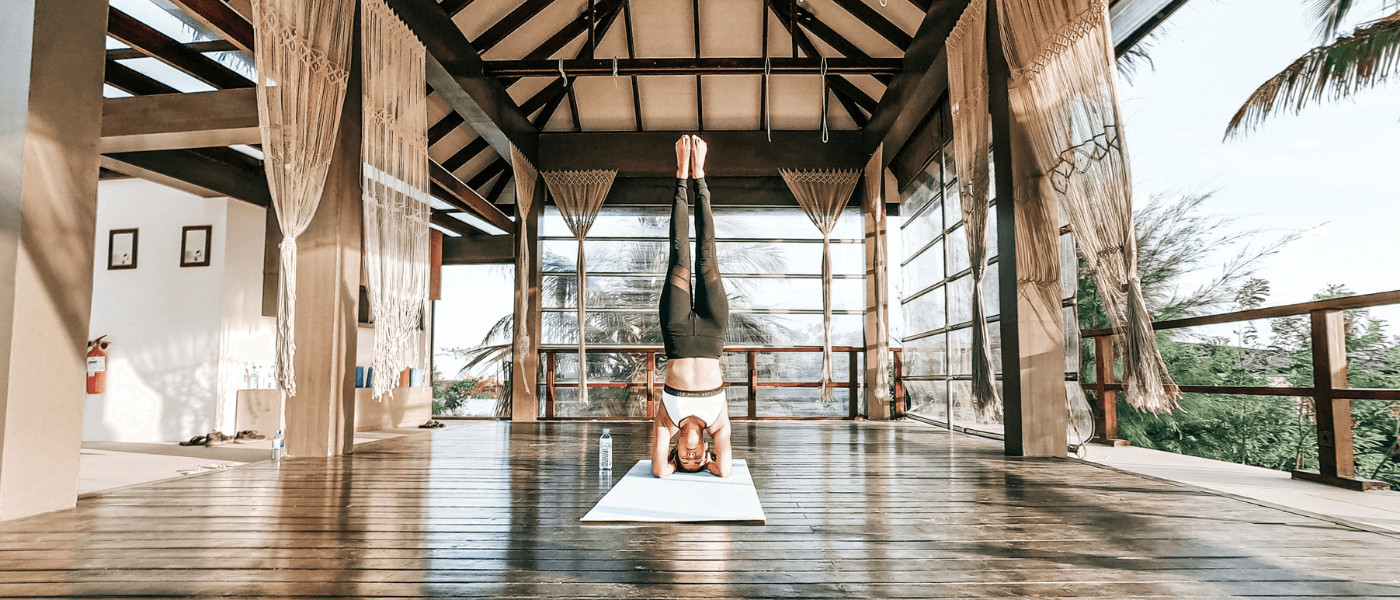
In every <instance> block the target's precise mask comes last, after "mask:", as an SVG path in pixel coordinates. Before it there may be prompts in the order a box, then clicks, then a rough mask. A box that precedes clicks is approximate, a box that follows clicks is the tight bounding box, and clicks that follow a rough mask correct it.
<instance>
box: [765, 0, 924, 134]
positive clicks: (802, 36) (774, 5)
mask: <svg viewBox="0 0 1400 600" xmlns="http://www.w3.org/2000/svg"><path fill="white" fill-rule="evenodd" d="M781 3H782V0H776V1H771V2H769V3H768V7H769V8H770V9H772V10H773V16H775V17H777V18H778V22H779V23H782V24H784V25H786V26H787V27H788V31H790V32H792V41H793V45H794V48H795V47H797V46H801V48H802V51H803V52H805V53H807V56H809V57H819V56H821V53H820V52H818V51H817V45H816V44H813V43H812V40H810V39H808V38H807V34H806V33H803V31H802V30H801V29H799V28H796V27H795V23H796V20H795V19H790V18H787V15H788V14H790V13H783V12H781V11H779V10H778V5H779V4H781ZM795 6H796V3H793V4H791V5H789V8H794V7H795ZM809 14H810V13H809ZM856 50H857V51H859V48H857V49H856ZM862 54H863V53H862ZM865 58H869V57H868V56H867V57H865ZM832 60H834V59H828V60H827V63H828V65H827V67H828V68H827V72H828V73H830V71H831V69H830V63H831V61H832ZM902 67H903V64H902V63H901V68H902ZM882 77H885V78H883V79H882ZM876 78H877V79H880V81H881V82H885V81H887V80H888V77H886V76H879V75H877V76H876ZM835 79H844V77H842V76H841V75H827V82H828V86H830V87H831V92H832V93H833V94H835V95H836V100H837V101H838V102H840V103H841V106H842V108H845V109H846V112H847V114H849V115H850V116H851V120H852V121H855V122H856V123H861V122H864V119H865V116H864V115H862V114H861V113H860V111H859V110H856V111H852V110H851V104H852V102H853V99H851V98H849V97H846V90H845V86H841V85H834V86H833V85H831V84H830V82H831V81H833V80H835ZM852 87H854V84H852ZM822 101H823V102H825V101H826V99H825V98H823V99H822ZM862 127H863V126H862Z"/></svg>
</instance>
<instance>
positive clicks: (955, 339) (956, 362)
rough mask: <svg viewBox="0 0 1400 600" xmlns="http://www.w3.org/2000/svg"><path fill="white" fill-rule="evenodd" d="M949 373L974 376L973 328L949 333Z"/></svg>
mask: <svg viewBox="0 0 1400 600" xmlns="http://www.w3.org/2000/svg"><path fill="white" fill-rule="evenodd" d="M948 371H949V374H951V375H954V376H957V375H962V376H967V375H971V374H972V328H971V327H963V328H961V329H954V330H952V331H949V332H948Z"/></svg>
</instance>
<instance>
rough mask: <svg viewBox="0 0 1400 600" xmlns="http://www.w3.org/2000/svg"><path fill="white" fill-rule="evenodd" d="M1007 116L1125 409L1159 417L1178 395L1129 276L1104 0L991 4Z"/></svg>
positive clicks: (1128, 217)
mask: <svg viewBox="0 0 1400 600" xmlns="http://www.w3.org/2000/svg"><path fill="white" fill-rule="evenodd" d="M997 7H998V11H999V13H998V14H999V15H1000V17H1001V18H1000V27H1001V36H1002V39H1003V40H1005V41H1006V44H1005V48H1006V54H1007V61H1008V64H1009V66H1010V67H1011V72H1012V79H1013V87H1012V94H1011V105H1012V109H1013V110H1014V111H1015V112H1016V114H1017V115H1018V116H1019V117H1020V120H1021V121H1022V122H1024V123H1025V124H1026V134H1027V136H1028V137H1029V139H1030V142H1031V146H1032V147H1033V148H1034V151H1035V156H1036V162H1037V166H1038V168H1039V170H1040V172H1041V173H1044V174H1045V177H1046V179H1047V180H1048V182H1049V184H1050V185H1051V187H1053V188H1054V190H1055V192H1056V193H1057V194H1059V196H1060V198H1061V199H1062V200H1063V202H1062V206H1063V207H1064V209H1065V212H1066V213H1067V214H1068V216H1069V220H1070V224H1071V225H1072V229H1073V232H1074V238H1075V242H1076V243H1078V244H1079V246H1080V248H1081V249H1082V251H1083V255H1084V257H1085V261H1086V262H1087V263H1088V266H1089V268H1090V269H1092V270H1093V272H1094V278H1095V281H1096V282H1097V283H1098V288H1099V291H1100V293H1101V294H1102V296H1103V299H1104V309H1105V312H1107V313H1108V317H1109V320H1110V321H1111V323H1112V325H1113V327H1114V329H1115V330H1117V332H1118V333H1117V335H1119V336H1121V341H1122V347H1123V371H1124V381H1125V390H1126V391H1127V400H1128V402H1129V404H1131V405H1132V406H1134V407H1135V408H1138V409H1139V410H1145V411H1150V412H1154V413H1162V412H1167V411H1170V410H1171V409H1172V408H1174V407H1175V406H1176V402H1177V399H1178V398H1179V397H1180V391H1179V390H1178V389H1177V387H1176V385H1175V384H1174V383H1173V382H1172V381H1171V376H1170V374H1168V373H1167V371H1166V368H1165V364H1164V363H1163V361H1162V357H1161V355H1160V354H1159V353H1158V351H1157V348H1156V346H1155V345H1154V344H1153V343H1152V342H1153V336H1152V323H1151V314H1150V313H1149V312H1148V310H1147V306H1146V303H1145V302H1144V300H1143V296H1142V283H1141V281H1140V280H1139V278H1138V273H1137V236H1136V227H1135V225H1134V223H1133V215H1132V179H1131V173H1130V171H1129V164H1128V156H1127V150H1126V145H1125V144H1124V143H1123V133H1122V131H1121V127H1120V119H1119V115H1120V114H1121V110H1120V109H1119V106H1118V92H1117V89H1116V87H1115V73H1114V66H1113V56H1114V53H1113V40H1112V37H1111V35H1110V32H1109V28H1108V5H1107V3H1106V1H1105V0H997Z"/></svg>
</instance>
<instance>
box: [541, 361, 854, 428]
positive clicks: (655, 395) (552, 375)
mask: <svg viewBox="0 0 1400 600" xmlns="http://www.w3.org/2000/svg"><path fill="white" fill-rule="evenodd" d="M724 351H725V352H726V353H730V354H745V355H747V357H748V377H747V378H746V379H745V380H744V381H725V382H724V387H726V388H728V387H733V386H736V385H742V386H745V387H746V389H747V391H748V411H747V414H744V415H730V418H732V419H831V418H849V419H854V418H857V417H859V416H860V369H861V368H862V364H863V363H862V361H861V354H862V353H864V352H865V350H864V349H863V348H860V347H857V346H832V348H831V352H832V354H836V353H845V354H847V355H848V357H849V358H850V367H849V369H848V371H849V373H848V374H847V378H846V381H843V382H838V381H832V382H831V384H830V386H831V387H835V388H839V387H844V388H846V389H847V390H849V392H850V393H849V394H848V397H849V400H848V401H847V416H845V417H760V416H758V388H761V387H776V388H820V387H821V382H819V381H759V378H758V355H759V354H775V353H789V352H821V351H822V349H821V347H820V346H784V347H734V348H725V349H724ZM662 352H663V351H662V350H661V349H660V348H656V347H652V346H636V347H608V348H599V349H596V350H595V349H592V348H590V349H589V350H588V353H589V354H642V355H645V356H646V361H645V362H646V380H645V381H589V382H588V389H594V388H627V389H645V390H646V405H647V411H646V417H645V418H646V419H652V418H654V417H655V416H656V403H657V401H659V400H660V399H661V387H662V384H663V383H664V382H662V381H658V379H657V369H656V359H657V355H658V354H661V353H662ZM576 353H578V350H577V349H573V348H542V349H540V354H542V355H543V356H542V359H543V360H542V362H541V363H540V364H542V365H544V370H545V372H544V393H545V400H544V402H545V403H544V418H546V419H558V420H565V419H571V420H587V419H603V418H606V419H609V420H613V419H621V420H627V419H632V420H641V417H625V416H619V417H611V416H610V417H560V416H558V415H557V414H556V411H555V404H556V401H557V398H558V393H557V390H558V388H577V387H578V386H579V384H578V382H577V381H568V382H561V381H558V379H557V373H558V357H559V355H560V354H576ZM832 375H833V377H834V376H835V373H833V374H832Z"/></svg>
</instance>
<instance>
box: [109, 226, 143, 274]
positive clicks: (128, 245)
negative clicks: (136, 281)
mask: <svg viewBox="0 0 1400 600" xmlns="http://www.w3.org/2000/svg"><path fill="white" fill-rule="evenodd" d="M136 234H137V231H136V229H113V230H111V231H110V232H108V234H107V268H108V269H135V268H136Z"/></svg>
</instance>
